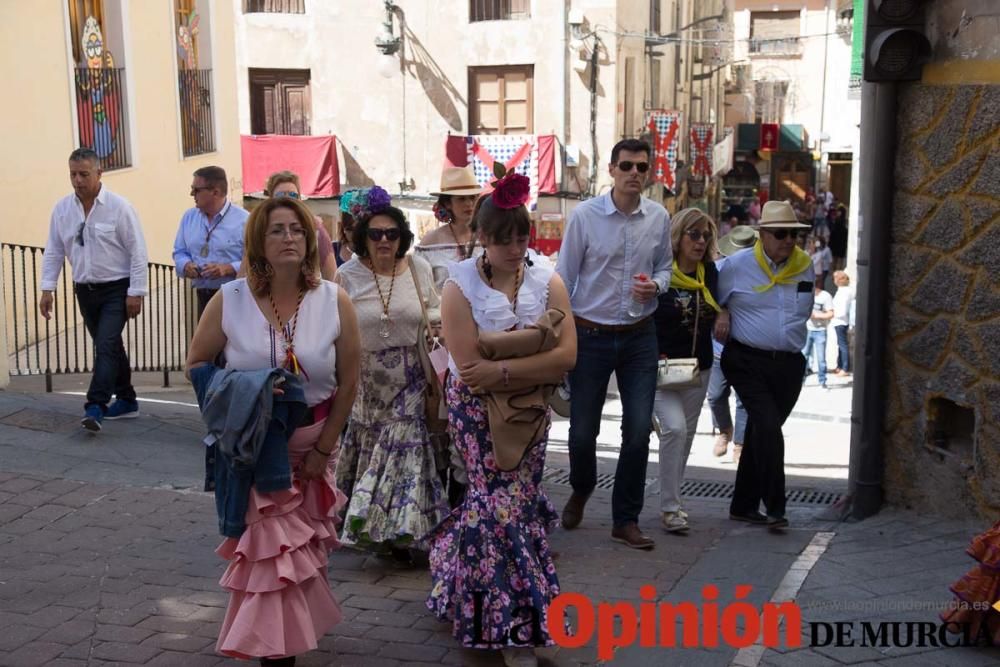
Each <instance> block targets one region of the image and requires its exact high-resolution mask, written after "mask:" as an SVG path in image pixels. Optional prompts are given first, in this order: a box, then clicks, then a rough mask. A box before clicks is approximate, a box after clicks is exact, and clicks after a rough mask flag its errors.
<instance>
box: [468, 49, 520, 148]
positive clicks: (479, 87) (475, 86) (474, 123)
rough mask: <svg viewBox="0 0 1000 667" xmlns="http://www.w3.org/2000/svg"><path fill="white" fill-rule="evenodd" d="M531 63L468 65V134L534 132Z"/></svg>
mask: <svg viewBox="0 0 1000 667" xmlns="http://www.w3.org/2000/svg"><path fill="white" fill-rule="evenodd" d="M534 69H535V68H534V66H533V65H511V66H507V67H470V68H469V131H470V133H471V134H531V133H532V132H534V122H533V116H534V102H533V90H532V89H533V87H534V84H533V79H534Z"/></svg>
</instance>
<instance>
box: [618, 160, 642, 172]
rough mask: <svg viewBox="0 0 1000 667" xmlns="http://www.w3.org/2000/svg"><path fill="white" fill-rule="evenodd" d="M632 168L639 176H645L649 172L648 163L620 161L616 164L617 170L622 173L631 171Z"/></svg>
mask: <svg viewBox="0 0 1000 667" xmlns="http://www.w3.org/2000/svg"><path fill="white" fill-rule="evenodd" d="M632 167H635V168H636V169H637V170H638V172H639V173H640V174H645V173H646V172H647V171H649V163H648V162H632V161H631V160H622V161H621V162H619V163H618V168H619V169H620V170H622V171H632Z"/></svg>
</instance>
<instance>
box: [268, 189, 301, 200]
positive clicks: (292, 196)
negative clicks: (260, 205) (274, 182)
mask: <svg viewBox="0 0 1000 667" xmlns="http://www.w3.org/2000/svg"><path fill="white" fill-rule="evenodd" d="M273 196H274V198H275V199H281V198H282V197H288V198H289V199H298V198H299V193H298V192H295V191H294V190H285V191H283V192H275V193H274V195H273Z"/></svg>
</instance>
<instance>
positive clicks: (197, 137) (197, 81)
mask: <svg viewBox="0 0 1000 667" xmlns="http://www.w3.org/2000/svg"><path fill="white" fill-rule="evenodd" d="M177 74H178V76H177V82H178V83H177V85H178V90H179V92H180V105H181V143H182V145H183V147H184V157H191V156H192V155H202V154H204V153H212V152H214V151H215V120H214V118H213V113H212V70H210V69H182V70H180V71H179V72H178V73H177Z"/></svg>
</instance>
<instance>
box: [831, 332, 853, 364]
mask: <svg viewBox="0 0 1000 667" xmlns="http://www.w3.org/2000/svg"><path fill="white" fill-rule="evenodd" d="M833 330H834V332H836V334H837V368H839V369H840V370H842V371H846V372H848V373H850V372H851V352H850V348H849V347H848V345H847V325H846V324H838V325H837V326H835V327H833Z"/></svg>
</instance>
